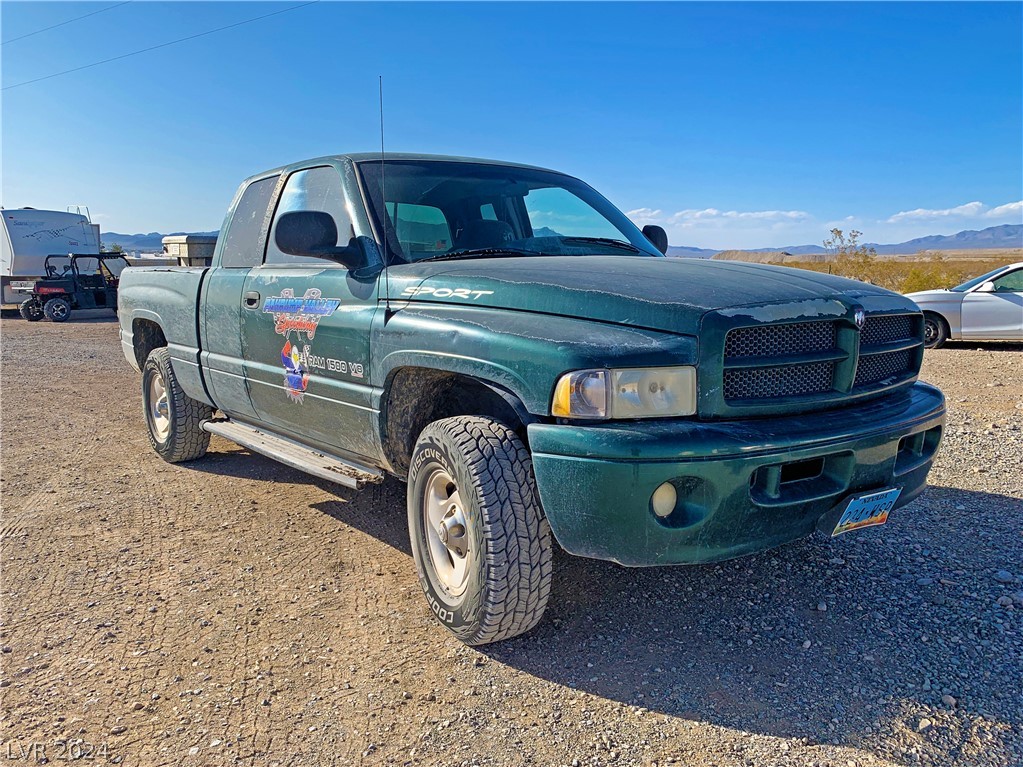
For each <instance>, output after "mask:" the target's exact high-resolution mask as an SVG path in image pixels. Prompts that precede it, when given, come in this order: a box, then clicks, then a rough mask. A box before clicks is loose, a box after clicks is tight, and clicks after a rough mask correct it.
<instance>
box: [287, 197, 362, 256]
mask: <svg viewBox="0 0 1023 767" xmlns="http://www.w3.org/2000/svg"><path fill="white" fill-rule="evenodd" d="M274 242H275V243H276V244H277V249H278V250H280V251H281V252H282V253H287V254H288V255H289V256H305V257H311V258H322V259H325V260H327V261H334V262H336V263H339V264H341V265H343V266H347V267H348V268H349V269H359V268H361V267H363V266H365V265H366V255H365V253H363V252H362V248H361V247H359V245H358V244H357V242H356V241H355V240H354V239H353V240H352V242H351V243H350V244H348V245H341V246H339V245H338V244H337V224H336V223H335V222H334V217H333V216H332V215H330V214H329V213H325V212H324V211H321V210H295V211H292V212H290V213H284V214H282V215H281V216H279V217H278V219H277V225H276V227H275V230H274Z"/></svg>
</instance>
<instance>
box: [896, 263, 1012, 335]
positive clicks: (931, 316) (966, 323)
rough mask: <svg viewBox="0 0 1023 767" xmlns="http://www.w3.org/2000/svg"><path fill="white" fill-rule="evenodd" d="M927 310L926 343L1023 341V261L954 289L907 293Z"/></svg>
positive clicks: (925, 320)
mask: <svg viewBox="0 0 1023 767" xmlns="http://www.w3.org/2000/svg"><path fill="white" fill-rule="evenodd" d="M906 297H907V298H911V299H913V300H914V301H915V302H916V304H917V306H919V307H920V308H921V309H922V310H923V313H924V345H925V346H926V347H927V348H928V349H937V348H938V347H939V346H941V345H942V344H943V343H945V341H948V340H950V339H951V340H970V341H1023V263H1018V264H1009V265H1008V266H1003V267H1000V268H998V269H995V270H994V271H993V272H988V273H987V274H982V275H981V276H980V277H975V278H974V279H972V280H969V281H968V282H964V283H963V284H962V285H957V286H956V287H954V288H952V289H950V290H922V291H920V292H919V293H907V294H906Z"/></svg>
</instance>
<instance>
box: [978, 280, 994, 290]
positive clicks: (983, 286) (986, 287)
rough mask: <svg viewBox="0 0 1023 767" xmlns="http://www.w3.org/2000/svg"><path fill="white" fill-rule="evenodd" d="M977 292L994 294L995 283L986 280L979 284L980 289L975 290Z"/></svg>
mask: <svg viewBox="0 0 1023 767" xmlns="http://www.w3.org/2000/svg"><path fill="white" fill-rule="evenodd" d="M977 292H978V293H994V292H995V283H993V282H992V281H991V280H988V281H987V282H984V283H981V285H980V287H979V288H977Z"/></svg>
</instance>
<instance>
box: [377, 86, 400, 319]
mask: <svg viewBox="0 0 1023 767" xmlns="http://www.w3.org/2000/svg"><path fill="white" fill-rule="evenodd" d="M377 79H378V84H379V89H380V211H381V212H380V218H381V222H382V224H383V232H382V233H381V234H382V235H383V240H384V242H383V245H384V322H387V320H388V318H389V317H390V314H391V278H390V269H388V267H389V266H390V265H391V259H390V257H389V251H390V248H388V247H387V221H388V215H387V193H386V189H387V187H386V185H385V184H384V172H385V170H384V76H383V75H378V76H377ZM395 210H397V203H395Z"/></svg>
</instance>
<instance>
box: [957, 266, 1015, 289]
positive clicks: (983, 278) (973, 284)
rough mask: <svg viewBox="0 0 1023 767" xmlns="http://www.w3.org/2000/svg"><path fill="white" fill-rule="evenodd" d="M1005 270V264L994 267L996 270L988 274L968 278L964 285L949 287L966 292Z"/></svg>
mask: <svg viewBox="0 0 1023 767" xmlns="http://www.w3.org/2000/svg"><path fill="white" fill-rule="evenodd" d="M1004 271H1005V267H1004V266H1000V267H998V268H997V269H994V270H992V271H990V272H988V273H987V274H982V275H980V277H974V278H973V279H972V280H967V281H966V282H964V283H963V284H962V285H956V286H955V287H954V288H949V290H954V291H955V292H956V293H965V292H966V291H967V290H969V289H970V288H975V287H977V286H978V285H982V284H984V283H985V282H987V281H988V280H990V279H991V278H992V277H994V276H995V275H996V274H998V273H999V272H1004Z"/></svg>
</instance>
